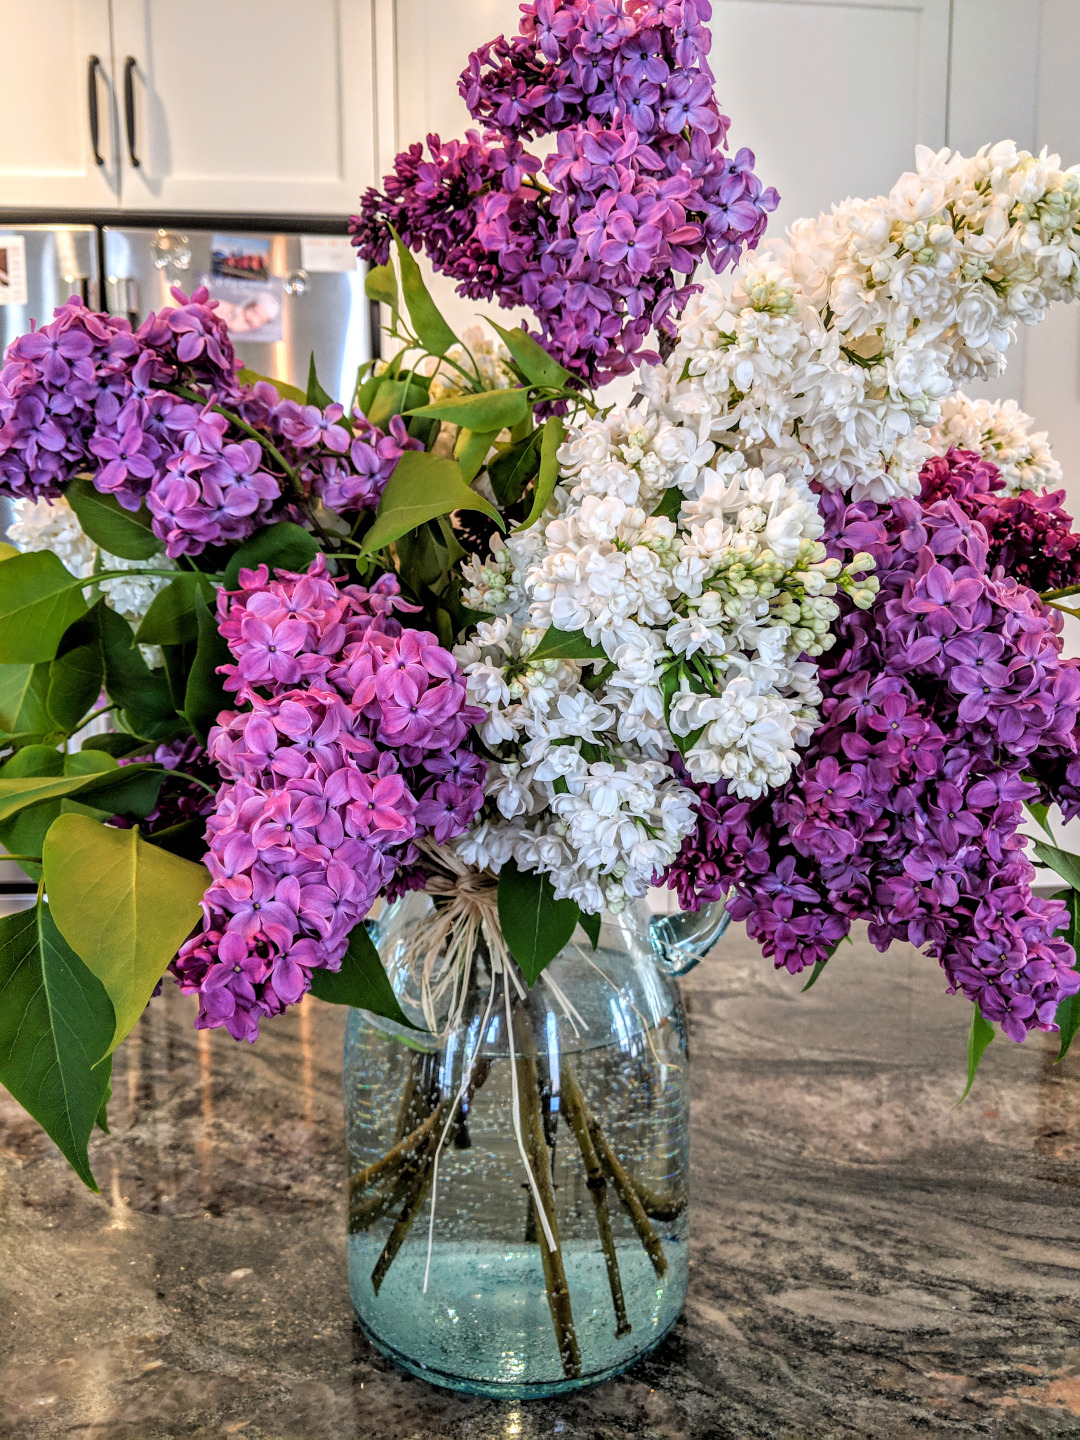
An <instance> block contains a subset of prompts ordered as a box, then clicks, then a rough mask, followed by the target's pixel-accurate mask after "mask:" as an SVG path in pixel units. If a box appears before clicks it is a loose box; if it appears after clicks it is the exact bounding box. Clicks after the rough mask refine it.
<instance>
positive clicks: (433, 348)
mask: <svg viewBox="0 0 1080 1440" xmlns="http://www.w3.org/2000/svg"><path fill="white" fill-rule="evenodd" d="M394 243H395V244H396V246H397V257H398V265H399V266H400V268H401V289H402V293H403V294H404V296H405V308H406V309H407V310H408V312H409V319H410V320H411V321H412V324H413V329H414V330H415V331H416V335H417V338H418V339H419V341H420V343H421V344H422V345H423V347H424V349H425V350H427V351H428V352H429V354H431V355H445V354H446V352H447V351H448V350H449V349H450V347H451V345H456V344H457V343H458V338H457V336H456V335H455V334H454V332H453V330H451V329H450V326H449V325H448V324H447V323H446V321H445V320H444V319H443V317H442V315H441V313H440V311H439V307H438V306H437V305H436V304H435V301H434V300H433V299H432V298H431V294H430V292H429V291H428V288H427V286H426V285H425V284H424V277H423V276H422V275H421V274H420V266H419V265H418V264H417V263H416V261H415V260H414V259H413V257H412V255H411V254H410V253H409V251H408V250H407V249H406V247H405V246H404V245H403V244H402V243H401V240H400V239H399V238H398V235H397V232H396V231H394Z"/></svg>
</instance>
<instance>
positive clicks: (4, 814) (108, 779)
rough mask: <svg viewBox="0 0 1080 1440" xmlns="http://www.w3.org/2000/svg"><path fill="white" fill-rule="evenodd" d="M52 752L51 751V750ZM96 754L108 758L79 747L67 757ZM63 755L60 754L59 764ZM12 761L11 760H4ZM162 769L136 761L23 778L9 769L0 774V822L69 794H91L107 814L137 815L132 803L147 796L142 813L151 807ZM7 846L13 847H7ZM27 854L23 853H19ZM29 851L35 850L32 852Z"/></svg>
mask: <svg viewBox="0 0 1080 1440" xmlns="http://www.w3.org/2000/svg"><path fill="white" fill-rule="evenodd" d="M27 748H28V749H45V748H47V747H44V746H34V747H29V746H28V747H27ZM25 753H26V752H25V751H22V750H20V751H19V752H18V754H17V755H15V756H13V757H12V759H13V760H17V759H19V758H20V756H22V755H23V754H25ZM53 753H54V754H55V753H56V752H55V751H54V752H53ZM90 756H97V757H98V758H99V759H102V760H105V761H108V760H109V759H111V758H112V757H111V756H109V755H107V754H105V752H103V751H94V750H80V751H78V753H77V755H73V756H70V757H68V758H69V760H71V761H72V762H74V761H77V760H78V761H80V762H81V763H83V764H85V763H86V757H90ZM63 758H64V757H63V756H61V757H60V759H61V763H63ZM8 763H9V764H10V763H12V762H11V761H9V762H8ZM163 777H164V772H163V771H162V770H161V768H160V767H159V766H155V765H146V764H139V763H136V764H134V765H127V766H125V767H124V768H123V769H122V770H121V769H117V768H115V767H112V768H110V769H108V770H106V771H96V770H89V769H81V770H75V769H74V768H72V769H70V770H67V773H53V774H41V775H30V776H27V777H25V778H22V777H19V776H17V775H12V774H11V773H10V772H8V771H6V769H5V773H3V774H0V823H2V822H3V821H5V820H10V819H11V817H12V816H13V815H17V814H19V812H20V811H22V810H26V809H28V808H29V807H30V806H31V805H40V804H42V803H44V802H45V801H52V800H63V799H65V798H67V797H69V796H74V795H78V796H79V798H80V799H84V798H87V797H89V796H91V795H92V796H93V797H94V804H95V805H96V806H97V807H98V808H99V809H102V810H108V811H109V812H110V814H114V815H115V814H130V813H135V814H138V813H139V810H138V809H134V808H132V807H134V806H135V805H136V804H139V805H141V804H144V803H145V802H146V798H147V797H148V796H149V797H150V799H149V804H148V805H146V810H143V811H142V812H141V813H142V814H145V813H147V811H148V810H149V809H150V808H151V807H152V806H153V803H154V796H156V791H155V790H154V786H155V785H156V786H157V787H158V788H160V785H161V781H162V779H163ZM8 848H9V849H11V848H13V847H11V846H9V847H8ZM19 853H27V852H19ZM32 853H35V854H36V853H37V852H36V851H34V852H32Z"/></svg>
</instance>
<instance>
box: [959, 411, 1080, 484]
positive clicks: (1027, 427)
mask: <svg viewBox="0 0 1080 1440" xmlns="http://www.w3.org/2000/svg"><path fill="white" fill-rule="evenodd" d="M1034 424H1035V422H1034V420H1033V419H1032V418H1031V416H1030V415H1027V414H1025V413H1024V411H1023V410H1021V409H1020V407H1019V406H1018V405H1017V403H1016V401H1015V400H972V399H969V397H968V396H967V395H962V394H960V393H959V392H957V393H956V394H955V395H950V396H949V397H948V398H947V399H945V400H943V401H942V402H941V419H940V420H939V421H938V422H937V424H936V425H935V426H934V428H933V429H932V430H931V432H930V444H931V446H932V447H933V449H934V453H935V454H937V455H944V454H945V452H946V451H947V450H948V449H949V448H950V447H952V446H955V447H956V448H957V449H958V450H975V451H977V452H978V454H980V455H981V456H982V458H983V459H984V460H991V461H993V463H994V464H995V465H996V466H997V467H998V469H999V470H1000V471H1001V478H1002V480H1004V482H1005V489H1006V491H1007V492H1008V493H1009V494H1010V495H1015V494H1016V493H1017V492H1018V491H1020V490H1050V489H1053V487H1054V486H1055V485H1060V484H1061V478H1062V475H1061V466H1060V465H1059V464H1058V462H1057V461H1056V460H1055V459H1054V457H1053V455H1052V454H1051V453H1050V446H1049V444H1048V442H1047V438H1046V431H1045V430H1033V429H1032V427H1033V426H1034Z"/></svg>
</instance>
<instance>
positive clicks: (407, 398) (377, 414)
mask: <svg viewBox="0 0 1080 1440" xmlns="http://www.w3.org/2000/svg"><path fill="white" fill-rule="evenodd" d="M376 381H377V388H376V389H375V391H374V392H373V394H372V398H371V400H370V401H369V402H368V405H367V406H366V407H365V406H363V405H361V407H360V409H361V412H362V413H363V414H364V415H366V416H367V418H368V419H369V420H370V421H371V423H372V425H378V426H379V428H380V429H381V430H386V429H388V428H389V425H390V421H391V420H392V419H393V418H394V416H395V415H401V414H402V413H403V412H404V411H405V410H407V409H408V408H409V407H410V406H411V405H423V404H425V403H426V402H427V391H426V390H425V389H424V388H423V386H422V385H418V384H417V383H416V378H415V376H414V377H413V378H411V379H407V380H395V379H393V378H391V377H390V376H388V375H378V376H376Z"/></svg>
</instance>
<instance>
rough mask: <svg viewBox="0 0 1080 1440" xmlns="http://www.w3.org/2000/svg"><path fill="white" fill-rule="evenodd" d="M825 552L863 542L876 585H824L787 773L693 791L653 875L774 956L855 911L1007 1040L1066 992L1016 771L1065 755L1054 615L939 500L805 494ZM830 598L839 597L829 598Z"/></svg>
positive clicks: (1070, 682) (1077, 686) (846, 554)
mask: <svg viewBox="0 0 1080 1440" xmlns="http://www.w3.org/2000/svg"><path fill="white" fill-rule="evenodd" d="M820 503H821V507H822V513H823V515H824V517H825V524H826V541H827V543H828V546H829V551H830V554H831V555H834V556H838V557H843V558H844V559H849V558H850V555H851V554H852V553H854V552H858V551H869V553H870V554H871V555H873V557H874V559H875V561H876V565H877V569H876V572H875V573H876V574H877V576H878V578H879V580H880V582H881V592H880V594H879V596H878V599H877V601H876V602H875V604H874V606H873V608H872V609H871V610H869V611H860V610H857V609H855V607H854V606H853V605H851V604H850V603H848V602H847V601H846V600H840V603H841V605H842V611H843V613H842V615H841V618H840V619H839V620H838V621H837V623H836V626H835V627H834V628H835V632H836V636H837V641H836V645H835V648H834V649H832V650H830V651H829V652H828V653H827V655H826V657H824V659H825V663H824V664H823V665H822V667H821V670H820V672H819V678H820V684H821V688H822V690H823V692H824V696H825V699H824V703H823V706H822V717H823V719H822V724H821V726H820V727H819V729H818V730H817V731H816V733H815V735H814V737H813V740H812V742H811V744H810V746H809V748H808V749H807V751H806V753H805V755H804V757H803V761H802V763H801V765H800V767H799V769H798V771H797V773H796V775H795V776H794V777H793V778H792V780H791V781H790V782H789V783H788V784H787V785H786V786H785V787H784V788H783V789H782V790H780V791H779V792H774V793H773V794H771V795H768V796H766V797H765V798H763V799H762V800H760V801H756V802H748V801H741V800H738V799H736V798H735V797H734V796H732V795H730V794H728V793H727V787H726V785H720V786H717V787H714V788H710V787H703V788H702V789H701V790H700V791H699V793H700V795H701V812H700V820H699V824H698V827H697V831H696V834H695V835H693V836H692V837H691V838H690V839H689V840H688V842H687V844H686V847H685V849H684V851H683V853H682V855H681V856H680V857H679V860H678V861H677V862H676V864H675V865H674V866H673V867H672V869H671V871H670V872H669V875H668V877H667V879H668V883H669V884H670V885H672V886H673V887H675V888H677V889H678V891H679V896H680V899H681V901H682V903H683V905H684V906H686V907H694V906H697V905H699V904H700V903H701V902H702V901H704V900H711V899H716V898H719V897H721V896H723V895H725V894H726V893H727V892H728V890H729V888H731V887H734V898H733V899H732V900H731V901H730V902H729V908H730V910H731V913H732V914H733V915H734V916H736V917H737V918H739V919H745V920H746V922H747V928H748V930H749V932H750V934H751V935H753V936H754V937H755V938H757V939H758V940H760V941H761V942H762V945H763V948H764V950H765V953H766V954H769V955H774V956H775V958H776V964H777V965H778V966H785V967H786V968H787V969H788V970H790V971H792V972H798V971H800V970H802V969H803V968H804V967H805V966H807V965H813V964H814V963H815V962H817V961H820V960H824V959H825V958H826V957H827V956H828V954H829V953H830V951H831V950H832V948H833V947H834V946H835V945H836V943H837V942H838V941H839V940H841V939H842V938H843V937H844V936H845V935H846V934H847V932H848V930H849V928H850V926H851V922H852V921H853V920H855V919H865V920H867V921H869V931H870V938H871V940H872V941H873V942H874V944H875V945H876V946H877V947H878V948H879V949H881V950H884V949H886V948H887V947H888V945H889V944H890V942H891V941H893V940H907V941H910V942H911V943H912V944H914V945H917V946H920V947H925V948H926V949H928V950H929V952H930V953H931V954H933V955H934V956H936V957H937V958H938V959H939V960H940V962H941V964H942V966H943V967H944V969H945V971H946V974H947V976H948V979H949V988H950V990H961V991H963V993H964V994H965V995H966V996H968V997H969V998H970V999H971V1000H973V1001H975V1002H976V1003H977V1004H978V1005H979V1007H980V1009H981V1011H982V1013H983V1015H984V1016H985V1017H986V1018H987V1019H988V1020H991V1021H997V1022H1000V1024H1001V1026H1002V1029H1003V1030H1004V1031H1005V1033H1006V1034H1007V1035H1009V1036H1011V1037H1012V1038H1013V1039H1014V1040H1022V1039H1023V1038H1024V1037H1025V1035H1026V1034H1027V1032H1028V1031H1029V1030H1031V1029H1033V1028H1038V1029H1044V1030H1045V1029H1050V1028H1052V1027H1053V1024H1054V1015H1055V1011H1056V1009H1057V1005H1058V1003H1059V1001H1060V1000H1062V999H1063V998H1064V997H1065V996H1066V995H1069V994H1073V993H1075V992H1076V991H1077V990H1078V989H1080V973H1078V972H1077V971H1076V970H1074V968H1073V966H1074V959H1075V957H1074V955H1073V951H1072V949H1071V948H1070V946H1069V945H1067V944H1066V943H1065V942H1064V941H1063V940H1062V939H1061V938H1059V936H1058V934H1057V932H1058V931H1060V930H1061V929H1062V928H1063V926H1064V925H1065V923H1066V918H1067V917H1066V911H1065V907H1064V905H1063V904H1062V903H1061V902H1060V901H1055V900H1042V899H1039V898H1037V897H1035V896H1034V895H1033V894H1032V892H1031V881H1032V878H1033V876H1034V869H1033V867H1032V865H1031V864H1030V862H1029V861H1028V859H1027V858H1026V856H1025V853H1024V848H1023V847H1024V843H1025V842H1024V838H1023V837H1022V836H1021V835H1020V834H1018V833H1017V831H1018V826H1019V825H1020V822H1021V820H1022V818H1023V803H1024V801H1025V800H1031V799H1034V798H1036V797H1037V795H1038V789H1037V787H1036V785H1034V784H1032V783H1030V782H1029V781H1028V780H1027V779H1026V778H1025V775H1026V774H1027V772H1029V771H1030V770H1031V769H1032V767H1033V766H1034V765H1037V764H1038V763H1040V762H1042V761H1051V760H1052V759H1053V758H1054V757H1062V758H1067V757H1076V755H1077V717H1078V713H1080V669H1078V668H1077V663H1076V662H1073V661H1069V660H1064V659H1062V656H1061V640H1060V638H1059V631H1060V629H1061V617H1060V616H1059V615H1058V614H1057V613H1056V612H1055V611H1052V610H1050V609H1048V608H1047V607H1046V606H1044V605H1042V604H1041V603H1040V602H1039V600H1038V597H1037V596H1036V595H1035V594H1034V593H1033V592H1032V591H1031V590H1030V589H1028V588H1026V587H1025V586H1022V585H1018V584H1017V583H1016V581H1015V580H1014V579H1013V578H1012V577H1007V576H1005V575H1004V574H1003V573H1002V571H1001V570H995V571H994V573H993V574H992V575H991V574H990V573H988V565H989V561H988V550H987V539H986V532H985V530H984V529H983V527H982V525H981V524H980V523H979V522H978V521H975V520H973V519H972V518H971V517H970V516H969V515H968V514H967V513H965V510H964V509H963V508H962V507H961V505H960V504H959V503H958V502H957V501H956V500H955V499H953V498H951V497H950V498H942V499H935V500H932V501H930V502H929V503H920V502H919V501H916V500H898V501H895V502H894V503H893V504H892V506H891V507H889V508H882V509H879V508H878V507H877V506H876V505H874V504H872V503H871V502H868V501H866V502H862V503H859V504H854V505H849V504H846V502H845V500H844V498H843V497H842V496H837V495H822V496H821V497H820ZM838 598H839V597H838Z"/></svg>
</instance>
